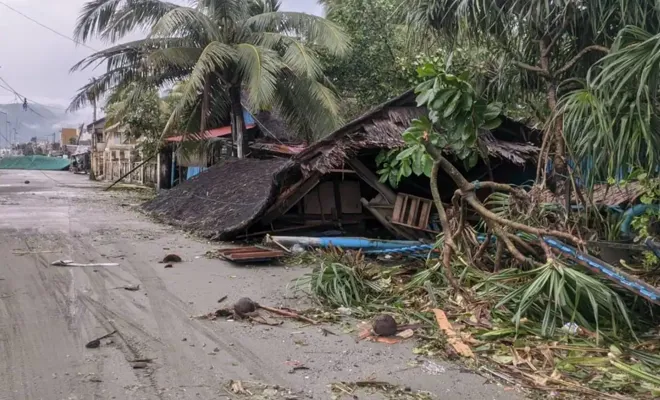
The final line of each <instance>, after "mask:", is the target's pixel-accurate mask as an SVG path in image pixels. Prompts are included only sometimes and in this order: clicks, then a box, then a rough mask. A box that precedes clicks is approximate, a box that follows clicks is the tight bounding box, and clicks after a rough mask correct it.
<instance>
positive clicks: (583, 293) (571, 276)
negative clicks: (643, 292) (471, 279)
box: [488, 260, 633, 337]
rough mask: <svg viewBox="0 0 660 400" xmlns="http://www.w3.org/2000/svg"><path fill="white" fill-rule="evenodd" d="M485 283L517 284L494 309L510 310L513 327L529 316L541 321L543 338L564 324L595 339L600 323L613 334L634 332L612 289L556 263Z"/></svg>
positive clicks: (621, 303)
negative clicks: (624, 330)
mask: <svg viewBox="0 0 660 400" xmlns="http://www.w3.org/2000/svg"><path fill="white" fill-rule="evenodd" d="M488 281H491V282H510V283H516V284H517V285H516V286H510V288H511V291H510V292H509V294H507V295H506V296H504V297H503V298H502V299H501V300H500V301H499V302H498V303H497V304H496V306H495V307H496V308H500V307H503V306H507V307H509V308H511V309H512V310H513V316H512V322H513V323H515V325H516V327H519V326H520V322H521V320H522V319H523V318H524V317H530V318H531V319H533V320H536V321H542V322H541V333H542V335H543V336H553V335H554V333H555V331H556V329H557V328H558V327H561V326H564V325H565V324H567V323H577V324H578V325H579V326H581V327H583V328H586V329H587V330H589V331H592V332H595V333H596V336H597V337H599V336H600V327H601V324H605V325H606V326H607V327H608V328H610V329H611V330H612V331H613V333H615V334H616V332H617V330H618V328H619V327H620V326H621V324H624V326H625V327H627V328H628V330H630V331H633V327H632V323H631V320H630V317H629V313H628V309H627V307H626V306H625V304H624V303H623V301H622V300H621V298H620V297H619V295H618V294H617V293H616V292H615V291H614V290H613V289H612V288H610V287H609V286H608V285H606V284H605V283H604V282H602V281H600V280H597V279H596V278H594V277H592V276H590V275H587V274H586V273H584V272H581V271H579V270H577V269H573V268H570V267H567V266H566V265H564V264H562V263H560V262H559V261H558V260H552V261H549V262H548V263H546V264H545V265H543V266H542V267H539V268H535V269H533V270H530V271H522V272H521V271H506V272H505V273H502V274H497V275H493V276H492V277H490V278H489V279H488Z"/></svg>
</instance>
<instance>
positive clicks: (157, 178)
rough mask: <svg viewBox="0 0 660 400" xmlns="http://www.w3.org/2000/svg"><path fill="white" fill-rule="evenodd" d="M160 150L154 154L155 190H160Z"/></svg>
mask: <svg viewBox="0 0 660 400" xmlns="http://www.w3.org/2000/svg"><path fill="white" fill-rule="evenodd" d="M160 189H161V186H160V152H159V153H158V155H157V156H156V191H158V190H160Z"/></svg>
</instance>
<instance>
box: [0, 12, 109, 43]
mask: <svg viewBox="0 0 660 400" xmlns="http://www.w3.org/2000/svg"><path fill="white" fill-rule="evenodd" d="M0 5H3V6H5V7H7V8H8V9H10V10H11V11H13V12H15V13H16V14H18V15H20V16H22V17H23V18H25V19H27V20H30V21H32V22H34V23H35V24H37V25H39V26H41V27H42V28H44V29H48V30H49V31H51V32H53V33H54V34H56V35H58V36H61V37H63V38H64V39H67V40H70V41H72V42H73V43H75V44H78V45H80V46H83V47H86V48H88V49H90V50H92V51H98V50H96V49H94V48H92V47H89V46H88V45H86V44H85V43H83V42H80V41H78V40H76V39H74V38H72V37H70V36H67V35H65V34H63V33H60V32H58V31H56V30H55V29H53V28H51V27H49V26H47V25H44V24H42V23H41V22H39V21H37V20H36V19H34V18H32V17H30V16H29V15H26V14H24V13H22V12H21V11H19V10H17V9H15V8H14V7H12V6H10V5H9V4H7V3H5V2H4V1H0Z"/></svg>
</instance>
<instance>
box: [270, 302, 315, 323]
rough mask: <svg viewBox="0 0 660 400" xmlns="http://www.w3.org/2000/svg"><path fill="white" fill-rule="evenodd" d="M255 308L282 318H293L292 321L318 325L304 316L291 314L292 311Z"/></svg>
mask: <svg viewBox="0 0 660 400" xmlns="http://www.w3.org/2000/svg"><path fill="white" fill-rule="evenodd" d="M257 307H258V308H261V309H262V310H266V311H269V312H272V313H273V314H278V315H281V316H283V317H288V318H294V319H297V320H299V321H303V322H307V323H308V324H312V325H318V321H315V320H313V319H311V318H307V317H305V316H304V315H300V314H298V313H295V312H292V311H287V310H282V309H281V308H273V307H268V306H262V305H260V304H259V305H257Z"/></svg>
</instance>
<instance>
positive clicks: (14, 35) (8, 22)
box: [0, 0, 321, 108]
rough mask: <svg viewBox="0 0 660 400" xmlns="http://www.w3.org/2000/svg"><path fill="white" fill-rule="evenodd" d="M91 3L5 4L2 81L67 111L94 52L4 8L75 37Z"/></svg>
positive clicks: (38, 0) (298, 6)
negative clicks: (79, 68) (79, 67)
mask: <svg viewBox="0 0 660 400" xmlns="http://www.w3.org/2000/svg"><path fill="white" fill-rule="evenodd" d="M85 2H86V1H85V0H0V77H2V78H4V79H5V80H6V81H7V82H8V83H9V84H10V85H11V86H12V87H13V88H14V90H16V91H17V92H19V93H21V94H22V95H23V96H25V97H27V98H28V100H33V101H35V102H38V103H42V104H48V105H55V106H59V107H62V108H65V107H66V106H67V105H68V103H69V100H70V99H71V97H72V96H73V95H74V93H75V91H76V89H77V88H79V87H80V86H82V85H83V84H85V82H87V81H88V80H89V79H90V78H91V77H92V76H93V75H94V72H93V71H83V72H75V73H69V69H70V68H71V66H72V65H73V64H74V63H76V62H77V61H78V60H80V59H82V58H84V57H85V56H87V55H89V54H90V53H91V52H92V51H91V50H89V49H87V48H85V47H82V46H79V45H76V44H75V43H72V42H71V41H69V40H67V39H65V38H63V37H60V36H58V35H56V34H54V33H52V32H50V31H49V30H47V29H45V28H43V27H41V26H39V25H37V24H36V23H34V22H32V21H30V20H28V19H26V18H25V17H23V16H21V15H19V14H17V13H16V12H14V11H11V10H10V9H8V8H7V7H5V6H4V5H3V4H2V3H5V4H7V5H9V6H11V7H13V8H15V9H16V10H18V11H20V12H22V13H24V14H26V15H27V16H29V17H31V18H33V19H35V20H37V21H39V22H41V23H42V24H44V25H47V26H48V27H50V28H52V29H54V30H56V31H58V32H61V33H62V34H65V35H67V36H69V37H71V36H72V35H73V28H74V26H75V22H76V18H77V17H78V14H79V12H80V9H81V7H82V5H83V4H84V3H85ZM177 2H183V0H179V1H177ZM282 4H283V7H282V9H283V10H287V11H302V12H308V13H314V14H317V15H320V14H321V7H320V6H319V5H318V4H317V1H316V0H282ZM89 46H90V47H92V48H94V49H101V48H103V46H104V43H99V42H91V43H89ZM12 101H15V96H13V95H11V94H10V93H8V92H7V91H5V90H4V89H2V88H0V103H7V102H12Z"/></svg>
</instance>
